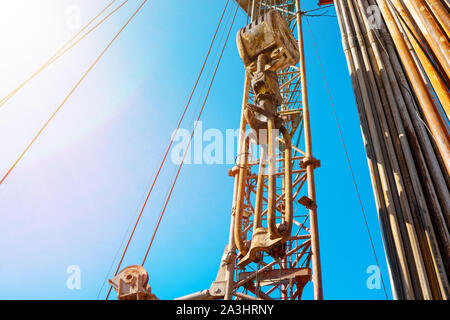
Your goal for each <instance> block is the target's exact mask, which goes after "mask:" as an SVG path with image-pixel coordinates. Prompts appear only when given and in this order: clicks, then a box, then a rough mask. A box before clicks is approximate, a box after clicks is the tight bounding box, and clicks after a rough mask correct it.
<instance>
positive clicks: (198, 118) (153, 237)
mask: <svg viewBox="0 0 450 320" xmlns="http://www.w3.org/2000/svg"><path fill="white" fill-rule="evenodd" d="M238 8H239V4H238V3H237V2H236V11H235V12H234V16H233V20H232V22H231V25H230V29H229V30H228V34H227V38H226V39H225V43H224V45H223V48H222V52H221V54H220V57H219V61H218V62H217V66H216V69H215V70H214V75H213V77H212V79H211V83H210V85H209V88H208V92H207V93H206V97H205V100H204V101H203V105H202V108H201V109H200V112H199V114H198V117H197V121H196V123H195V126H194V129H193V130H192V133H191V136H190V138H189V142H188V144H187V146H186V150H185V152H184V155H183V159H182V161H181V163H180V165H179V166H178V170H177V174H176V175H175V177H174V180H173V183H172V186H171V188H170V192H169V194H168V195H167V198H166V201H165V203H164V206H163V208H162V210H161V214H160V215H159V218H158V222H157V224H156V226H155V230H154V231H153V235H152V238H151V240H150V243H149V245H148V247H147V251H146V253H145V256H144V260H143V261H142V264H141V265H142V266H143V265H144V264H145V261H146V260H147V256H148V253H149V252H150V249H151V247H152V244H153V241H154V240H155V236H156V233H157V232H158V228H159V225H160V223H161V220H162V217H163V216H164V213H165V211H166V208H167V204H168V203H169V200H170V198H171V196H172V192H173V189H174V187H175V184H176V182H177V180H178V176H179V174H180V171H181V168H182V167H183V163H184V159H185V158H186V155H187V154H188V149H189V146H190V144H191V142H192V137H193V136H194V133H195V129H196V128H197V124H198V121H199V120H200V117H201V115H202V113H203V110H204V108H205V105H206V102H207V100H208V97H209V94H210V92H211V87H212V85H213V83H214V79H215V77H216V74H217V70H218V69H219V65H220V62H221V61H222V57H223V53H224V51H225V48H226V46H227V43H228V39H229V37H230V33H231V29H232V28H233V25H234V21H235V18H236V14H237V11H238Z"/></svg>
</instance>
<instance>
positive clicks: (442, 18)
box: [425, 0, 450, 38]
mask: <svg viewBox="0 0 450 320" xmlns="http://www.w3.org/2000/svg"><path fill="white" fill-rule="evenodd" d="M425 2H426V3H427V4H428V6H429V7H430V9H431V11H432V12H433V14H434V16H435V17H436V20H437V21H438V22H439V24H440V26H441V27H442V29H443V30H444V31H445V34H446V35H447V37H448V38H450V16H449V14H448V11H447V9H446V8H445V7H444V5H443V4H442V1H441V0H425Z"/></svg>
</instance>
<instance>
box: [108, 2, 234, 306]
mask: <svg viewBox="0 0 450 320" xmlns="http://www.w3.org/2000/svg"><path fill="white" fill-rule="evenodd" d="M229 2H230V1H229V0H227V2H226V4H225V7H224V9H223V12H222V15H221V17H220V20H219V23H218V25H217V28H216V31H215V32H214V36H213V38H212V40H211V44H210V46H209V49H208V52H207V54H206V57H205V60H204V62H203V65H202V67H201V69H200V72H199V74H198V76H197V80H196V81H195V84H194V87H193V88H192V91H191V93H190V96H189V99H188V101H187V103H186V106H185V108H184V110H183V113H182V115H181V117H180V120H179V121H178V125H177V127H176V129H175V131H174V132H177V131H178V129H179V128H180V126H181V123H182V121H183V119H184V117H185V115H186V112H187V110H188V109H189V106H190V104H191V100H192V97H193V96H194V93H195V91H196V89H197V86H198V83H199V81H200V78H201V76H202V74H203V71H204V69H205V66H206V63H207V62H208V59H209V56H210V54H211V50H212V48H213V46H214V42H215V41H216V37H217V34H218V31H219V29H220V26H221V25H222V21H223V17H224V15H225V12H226V10H227V7H228V4H229ZM172 144H173V139H170V143H169V145H168V146H167V148H166V151H165V153H164V156H163V159H162V161H161V164H160V166H159V168H158V171H157V172H156V175H155V178H154V179H153V182H152V185H151V187H150V189H149V191H148V193H147V197H146V199H145V201H144V204H143V205H142V208H141V211H140V212H139V215H138V218H137V220H136V222H135V224H134V227H133V230H132V232H131V234H130V237H129V238H128V242H127V244H126V246H125V249H124V252H123V253H122V257H121V258H120V261H119V265H118V266H117V268H116V271H115V273H114V276H116V275H117V273H118V272H119V270H120V266H121V265H122V262H123V259H124V257H125V254H126V252H127V250H128V247H129V245H130V242H131V240H132V238H133V236H134V233H135V231H136V228H137V225H138V224H139V221H140V220H141V217H142V214H143V212H144V210H145V207H146V206H147V202H148V200H149V198H150V195H151V193H152V191H153V188H154V186H155V184H156V181H157V180H158V177H159V174H160V173H161V170H162V167H163V166H164V163H165V162H166V159H167V155H168V154H169V151H170V149H171V148H172ZM111 289H112V287H111V286H110V288H109V291H108V294H107V296H106V300H108V298H109V295H110V293H111Z"/></svg>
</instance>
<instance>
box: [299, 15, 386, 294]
mask: <svg viewBox="0 0 450 320" xmlns="http://www.w3.org/2000/svg"><path fill="white" fill-rule="evenodd" d="M306 22H307V25H308V30H309V33H310V35H311V39H312V41H313V45H314V49H315V52H316V55H317V60H318V62H319V66H320V70H321V71H322V76H323V79H324V82H325V86H326V88H327V91H328V97H329V99H330V105H331V109H332V110H333V114H334V118H335V120H336V124H337V128H338V131H339V136H340V137H341V141H342V146H343V147H344V151H345V156H346V158H347V163H348V167H349V169H350V173H351V175H352V179H353V184H354V186H355V191H356V195H357V197H358V201H359V206H360V207H361V212H362V215H363V218H364V223H365V225H366V229H367V234H368V236H369V240H370V245H371V246H372V251H373V255H374V257H375V262H376V264H377V267H378V270H381V269H380V264H379V262H378V256H377V253H376V250H375V245H374V243H373V239H372V234H371V232H370V228H369V223H368V222H367V217H366V212H365V210H364V206H363V203H362V200H361V195H360V194H359V188H358V184H357V183H356V178H355V174H354V172H353V167H352V164H351V161H350V155H349V153H348V150H347V146H346V144H345V140H344V135H343V134H342V130H341V125H340V123H339V118H338V116H337V113H336V108H335V107H334V102H333V98H332V97H331V91H330V87H329V86H328V81H327V78H326V76H325V71H324V69H323V65H322V60H321V59H320V56H319V50H318V49H317V46H316V41H315V40H314V35H313V33H312V30H311V26H310V25H309V21H308V18H306ZM380 277H381V283H382V285H383V290H384V294H385V296H386V300H388V295H387V291H386V287H385V285H384V280H383V275H382V274H381V271H380Z"/></svg>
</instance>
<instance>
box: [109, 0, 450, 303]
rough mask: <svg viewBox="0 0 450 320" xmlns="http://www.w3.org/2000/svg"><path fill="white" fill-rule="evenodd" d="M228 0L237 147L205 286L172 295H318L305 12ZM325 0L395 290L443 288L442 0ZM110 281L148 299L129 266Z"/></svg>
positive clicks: (448, 242)
mask: <svg viewBox="0 0 450 320" xmlns="http://www.w3.org/2000/svg"><path fill="white" fill-rule="evenodd" d="M236 1H237V3H238V5H239V6H240V7H241V8H242V9H243V10H244V11H245V12H246V14H247V16H248V17H249V20H250V21H249V23H248V25H247V26H245V27H243V28H242V29H241V30H240V31H239V32H238V35H237V47H238V50H239V54H240V57H241V58H242V61H243V65H244V67H245V68H244V70H245V82H244V89H243V92H244V94H243V101H242V107H241V108H242V109H241V110H242V111H241V121H240V132H241V134H240V138H239V144H238V154H237V157H236V165H235V166H234V167H233V168H231V169H230V170H229V175H230V177H233V178H234V193H233V199H232V210H231V224H230V231H229V241H228V244H227V245H226V247H225V251H224V254H223V257H222V259H221V262H220V267H219V271H218V274H217V278H216V280H215V281H214V282H213V283H212V285H211V287H210V288H209V289H207V290H204V291H201V292H197V293H193V294H190V295H187V296H184V297H181V298H179V299H200V300H201V299H203V300H208V299H210V300H212V299H226V300H231V299H240V300H242V299H244V300H272V299H279V300H299V299H301V298H302V293H303V290H304V288H305V286H306V285H307V284H308V283H311V284H312V286H313V288H314V299H316V300H321V299H323V292H322V277H321V263H320V248H319V233H318V219H317V218H318V216H317V203H316V193H315V183H314V173H315V169H317V168H318V167H320V165H321V164H320V161H319V160H318V159H316V158H315V157H314V154H313V150H312V139H311V131H312V130H311V125H310V119H309V103H308V88H307V81H306V68H305V54H304V40H303V29H302V18H303V17H304V12H302V11H301V8H300V1H299V0H236ZM330 4H334V6H335V9H336V13H337V19H338V22H339V28H340V33H341V35H342V44H343V50H344V53H345V57H346V60H347V64H348V69H349V74H350V78H351V81H352V86H353V89H354V95H355V100H356V107H357V112H358V115H359V120H360V124H361V131H362V137H363V141H364V146H365V150H366V156H367V162H368V165H369V171H370V175H371V179H372V187H373V192H374V198H375V202H376V205H377V213H378V218H379V222H380V227H381V231H382V236H383V244H384V248H385V253H386V258H387V263H388V271H389V277H390V282H391V287H392V293H393V297H394V299H401V300H406V299H407V300H413V299H426V300H431V299H445V300H447V299H449V297H450V285H449V274H450V271H449V270H450V236H449V228H450V218H449V217H450V193H449V187H450V178H449V177H450V174H449V173H450V169H449V168H450V134H449V133H450V128H449V119H448V115H449V113H450V111H449V107H450V93H449V92H450V90H449V89H450V87H449V83H450V81H449V79H450V62H449V56H450V54H449V52H450V44H449V43H450V41H449V40H450V22H449V21H450V15H449V10H450V5H448V2H445V1H437V0H417V1H411V0H334V1H330V0H320V1H319V5H330ZM341 137H342V136H341ZM342 140H343V137H342ZM343 142H344V141H343ZM344 145H345V143H344ZM347 160H348V162H349V166H350V169H351V165H350V160H349V158H348V155H347ZM351 170H352V169H351ZM352 174H353V173H352ZM354 182H355V187H356V181H355V180H354ZM356 189H357V187H356ZM361 206H362V205H361ZM362 211H364V210H362ZM363 214H364V212H363ZM110 283H111V285H112V286H113V287H114V289H115V290H116V292H117V293H118V298H119V299H157V298H156V296H154V295H153V294H152V293H151V290H150V287H149V286H148V275H147V273H146V272H145V270H144V269H143V268H141V267H139V266H132V267H129V268H126V269H124V270H123V271H122V272H121V273H119V274H118V275H117V276H116V277H115V278H113V279H112V280H110Z"/></svg>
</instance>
